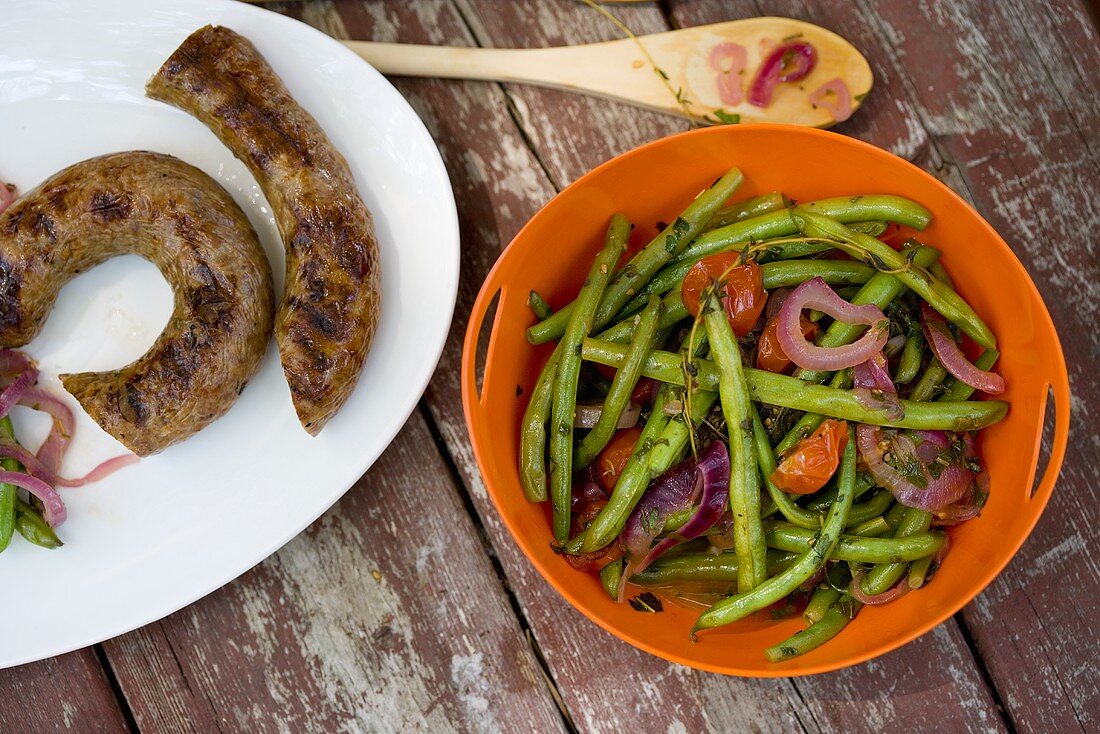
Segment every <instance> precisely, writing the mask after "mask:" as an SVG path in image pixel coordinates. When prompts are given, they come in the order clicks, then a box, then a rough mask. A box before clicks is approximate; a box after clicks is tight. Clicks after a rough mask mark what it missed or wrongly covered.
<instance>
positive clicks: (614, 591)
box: [600, 558, 623, 601]
mask: <svg viewBox="0 0 1100 734" xmlns="http://www.w3.org/2000/svg"><path fill="white" fill-rule="evenodd" d="M622 577H623V559H621V558H618V559H616V560H614V561H612V562H611V563H609V564H607V565H606V566H604V567H603V568H601V569H600V583H601V584H603V590H604V591H606V592H607V595H608V596H610V597H611V598H612V599H614V600H615V601H618V600H619V581H621V580H622Z"/></svg>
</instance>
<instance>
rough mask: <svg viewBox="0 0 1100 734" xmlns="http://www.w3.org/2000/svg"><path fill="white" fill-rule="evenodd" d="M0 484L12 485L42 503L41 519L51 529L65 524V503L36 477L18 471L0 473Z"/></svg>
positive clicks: (66, 514)
mask: <svg viewBox="0 0 1100 734" xmlns="http://www.w3.org/2000/svg"><path fill="white" fill-rule="evenodd" d="M0 484H14V485H15V486H16V487H19V488H20V489H25V490H27V491H28V492H30V493H31V494H32V495H34V496H35V497H37V498H38V499H39V500H40V501H41V502H42V519H43V520H45V521H46V524H48V525H49V526H50V527H51V528H56V527H57V526H58V525H60V524H61V523H63V522H65V518H66V517H67V516H68V511H67V510H66V509H65V503H64V502H62V501H61V495H59V494H58V493H57V492H56V491H55V490H54V488H53V487H51V486H50V485H48V484H46V483H45V482H43V481H42V480H41V479H39V478H38V477H32V476H31V475H30V474H24V473H23V472H19V471H0Z"/></svg>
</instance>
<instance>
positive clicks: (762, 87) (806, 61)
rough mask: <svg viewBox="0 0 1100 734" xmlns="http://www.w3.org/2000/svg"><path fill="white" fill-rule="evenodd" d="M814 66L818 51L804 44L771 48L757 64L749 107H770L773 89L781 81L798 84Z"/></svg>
mask: <svg viewBox="0 0 1100 734" xmlns="http://www.w3.org/2000/svg"><path fill="white" fill-rule="evenodd" d="M816 65H817V50H816V49H815V48H814V47H813V46H812V45H810V44H809V43H806V42H805V41H791V42H790V43H783V44H780V45H778V46H776V47H775V48H774V49H772V51H771V53H769V54H768V55H767V56H765V57H764V60H763V61H762V62H760V68H759V69H757V71H756V76H755V77H753V80H752V84H750V85H749V94H748V98H749V104H751V105H754V106H756V107H767V106H768V105H769V104H771V101H772V94H773V93H774V92H775V86H776V85H777V84H779V83H780V82H797V81H798V80H799V79H802V78H804V77H805V76H806V75H807V74H809V73H810V72H811V71H813V69H814V67H815V66H816Z"/></svg>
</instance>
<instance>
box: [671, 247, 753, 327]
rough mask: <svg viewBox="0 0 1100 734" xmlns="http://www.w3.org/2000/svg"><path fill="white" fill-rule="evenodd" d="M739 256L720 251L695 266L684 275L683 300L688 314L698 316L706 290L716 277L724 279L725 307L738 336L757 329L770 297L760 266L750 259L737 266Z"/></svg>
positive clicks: (734, 253) (723, 300) (723, 303)
mask: <svg viewBox="0 0 1100 734" xmlns="http://www.w3.org/2000/svg"><path fill="white" fill-rule="evenodd" d="M740 257H741V253H739V252H720V253H718V254H717V255H711V256H710V257H705V258H703V259H702V260H700V261H699V262H697V263H695V265H693V266H692V267H691V270H689V271H688V272H687V275H685V276H684V285H683V287H682V289H681V291H680V298H681V299H683V302H684V306H686V307H687V310H688V312H690V313H691V315H692V316H698V315H699V299H700V298H701V297H702V294H703V291H704V290H706V289H707V288H709V287H710V285H711V283H713V282H714V281H715V280H716V279H717V278H722V282H723V284H724V289H723V290H724V291H725V295H724V296H723V297H722V306H723V307H724V308H725V309H726V317H727V318H728V319H729V322H730V328H732V329H733V333H734V334H736V335H737V336H744V335H745V334H748V333H749V332H750V331H752V327H754V326H756V320H757V319H758V318H760V312H761V311H763V310H764V303H765V302H766V301H767V300H768V294H767V292H766V291H765V290H764V274H763V271H761V270H760V266H759V265H757V264H756V263H754V262H752V261H751V260H750V261H749V262H747V263H745V264H744V265H738V264H737V263H738V261H739V260H740ZM727 270H728V271H729V272H726V271H727ZM723 273H724V274H725V275H723Z"/></svg>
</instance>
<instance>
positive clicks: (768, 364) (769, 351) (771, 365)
mask: <svg viewBox="0 0 1100 734" xmlns="http://www.w3.org/2000/svg"><path fill="white" fill-rule="evenodd" d="M778 324H779V319H778V318H776V317H774V316H773V317H772V320H771V321H769V322H768V325H767V326H765V327H764V333H762V334H761V335H760V341H759V342H758V343H757V345H756V366H757V367H758V368H759V369H762V370H767V371H768V372H778V373H783V372H786V371H787V370H788V369H789V368H790V366H791V365H792V364H794V363H793V362H791V359H790V357H788V356H787V354H786V352H784V351H783V347H781V346H779V337H778V336H777V335H776V331H777V330H778ZM798 325H799V326H800V327H802V336H803V337H805V339H806V340H807V341H813V338H814V337H815V336H817V324H815V323H814V322H813V321H810V320H809V319H808V318H806V317H805V316H801V317H799V319H798Z"/></svg>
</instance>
